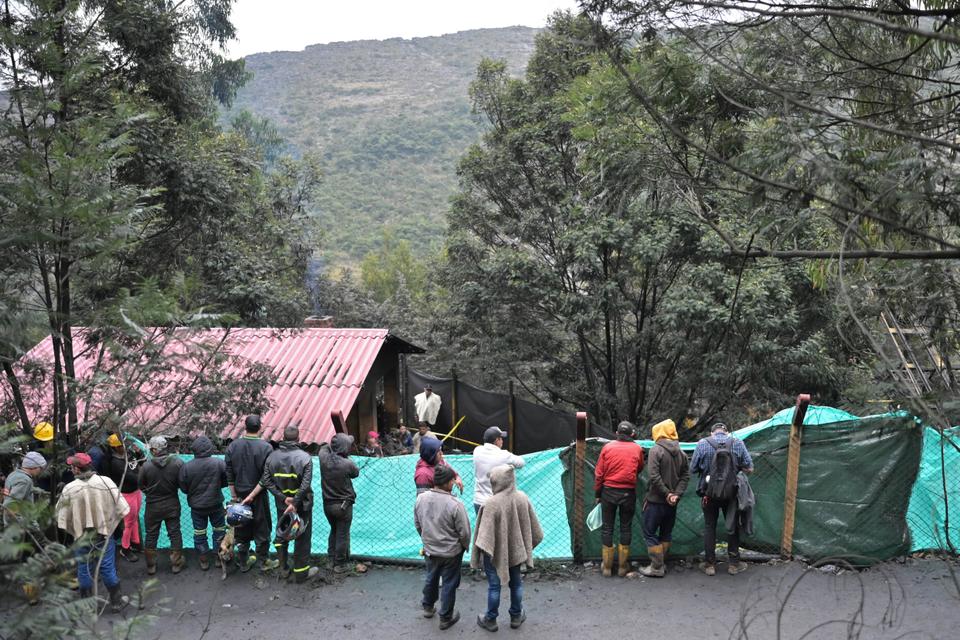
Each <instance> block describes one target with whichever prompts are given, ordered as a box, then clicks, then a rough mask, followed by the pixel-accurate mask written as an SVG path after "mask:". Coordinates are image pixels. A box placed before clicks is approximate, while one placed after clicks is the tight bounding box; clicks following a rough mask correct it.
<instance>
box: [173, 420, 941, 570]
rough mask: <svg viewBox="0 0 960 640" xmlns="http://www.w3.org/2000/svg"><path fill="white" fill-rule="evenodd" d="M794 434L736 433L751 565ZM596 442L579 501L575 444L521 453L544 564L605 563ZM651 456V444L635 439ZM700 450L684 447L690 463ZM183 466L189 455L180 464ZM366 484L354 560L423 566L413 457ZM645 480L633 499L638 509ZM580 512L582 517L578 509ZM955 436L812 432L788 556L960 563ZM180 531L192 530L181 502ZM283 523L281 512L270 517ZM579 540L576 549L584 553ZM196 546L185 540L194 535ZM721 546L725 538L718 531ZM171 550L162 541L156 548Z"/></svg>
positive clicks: (860, 423) (902, 427)
mask: <svg viewBox="0 0 960 640" xmlns="http://www.w3.org/2000/svg"><path fill="white" fill-rule="evenodd" d="M789 434H790V426H789V424H779V425H769V426H767V427H766V428H762V429H756V430H753V431H752V432H748V433H744V432H741V433H740V436H741V437H743V439H744V442H745V443H746V445H747V447H748V448H749V450H750V452H751V456H752V457H753V461H754V473H753V474H752V475H751V476H750V482H751V485H752V487H753V490H754V493H755V494H756V500H757V504H756V507H755V510H754V514H753V525H754V528H753V532H752V533H751V534H745V535H742V538H741V547H742V548H743V550H744V555H745V557H747V558H750V557H751V555H752V556H754V557H757V556H759V557H768V556H778V555H780V554H781V551H782V550H783V547H782V545H783V530H784V504H785V496H786V486H787V481H786V480H787V458H788V453H789ZM605 442H606V441H605V440H601V439H589V440H586V441H585V442H584V447H583V449H584V455H583V460H582V462H580V463H579V466H580V468H581V469H582V472H583V477H582V480H583V482H582V485H583V487H582V490H580V491H579V493H578V491H577V484H576V483H575V482H574V473H573V470H574V468H575V467H576V466H577V465H578V462H577V455H576V448H575V447H574V446H570V447H565V448H559V449H550V450H547V451H540V452H535V453H530V454H526V455H525V456H524V459H525V460H526V466H525V467H524V468H523V469H521V470H519V471H518V472H517V485H518V488H519V489H520V490H522V491H524V492H526V493H527V495H529V496H530V499H531V501H532V502H533V505H534V507H535V509H536V511H537V514H538V517H539V519H540V522H541V525H542V526H543V530H544V534H545V538H544V541H543V543H542V544H541V545H540V546H539V547H537V548H536V550H535V556H536V557H537V558H538V559H556V560H567V559H571V558H574V557H576V558H577V559H578V560H591V559H595V558H599V556H600V532H599V530H598V531H590V530H589V529H588V528H587V527H586V526H585V517H586V515H587V514H588V513H589V512H590V510H591V509H592V508H593V506H594V493H593V474H594V465H595V463H596V459H597V456H598V455H599V451H600V448H601V447H602V446H603V444H604V443H605ZM640 444H641V445H642V446H643V447H644V449H648V448H649V447H650V446H652V444H653V443H652V442H650V441H640ZM694 446H695V445H694V443H684V445H683V449H684V450H685V451H686V453H687V455H691V454H692V450H693V447H694ZM184 457H185V458H187V457H188V456H184ZM354 460H355V461H356V462H357V464H358V466H359V467H360V477H359V478H357V479H356V480H355V481H354V486H355V489H356V492H357V503H356V505H355V508H354V518H353V526H352V529H351V553H352V554H353V556H355V557H359V558H369V559H376V560H386V561H401V562H410V561H413V562H416V561H419V560H420V558H421V556H420V549H421V543H420V538H419V536H418V535H417V532H416V530H415V529H414V526H413V506H414V502H415V501H416V495H417V494H416V487H415V485H414V481H413V476H414V469H415V466H416V462H417V460H418V457H417V456H416V455H405V456H395V457H387V458H365V457H362V456H356V457H355V458H354ZM445 460H446V462H447V463H448V464H450V465H451V466H452V467H453V468H454V469H455V470H456V471H457V473H458V474H459V475H460V478H461V480H462V482H463V485H464V490H463V493H462V494H461V493H460V492H459V491H458V490H457V489H454V494H455V495H457V497H459V498H460V499H461V500H462V501H463V502H464V505H465V507H466V510H467V513H468V515H469V517H470V521H471V525H472V524H473V523H474V521H475V514H474V509H473V489H474V484H475V478H474V472H473V458H472V455H469V454H450V455H446V457H445ZM696 482H697V477H696V476H695V475H694V476H692V477H691V480H690V485H689V488H688V490H687V493H686V494H685V495H684V497H683V499H682V500H681V502H680V504H679V506H678V514H677V523H676V526H675V529H674V542H673V546H672V548H671V555H673V556H698V555H700V554H702V553H703V542H702V540H703V532H704V524H703V514H702V511H701V508H700V503H699V498H698V497H697V495H696V492H695V488H696ZM319 485H320V473H319V468H318V464H317V462H316V459H315V462H314V491H315V494H316V502H317V505H316V506H315V507H314V520H313V526H312V531H311V534H312V535H311V537H312V552H313V553H314V554H315V555H323V554H325V553H326V550H327V536H328V533H329V527H328V525H327V522H326V519H325V518H324V517H323V514H322V508H321V506H320V505H319V501H320V486H319ZM645 491H646V472H644V473H643V474H642V476H641V478H640V483H639V486H638V491H637V496H638V503H642V500H643V495H644V493H645ZM578 500H579V501H580V503H581V505H582V508H581V509H579V510H578V509H577V508H576V507H577V501H578ZM640 507H641V504H638V509H637V514H636V516H635V519H634V522H633V528H634V536H633V544H632V556H633V557H637V558H640V557H644V556H646V548H645V544H644V541H643V536H642V534H641V531H642V527H641V518H642V514H641V511H640ZM958 510H960V433H958V431H957V429H954V430H953V431H951V432H944V433H943V434H941V432H939V431H937V430H935V429H932V428H930V427H923V426H921V425H920V424H919V423H918V422H917V421H916V420H915V419H914V418H912V417H910V416H906V415H889V416H879V417H875V418H864V419H859V420H851V421H843V422H839V423H830V424H821V425H806V426H805V427H804V428H803V432H802V445H801V447H800V452H799V470H798V481H797V495H796V508H795V512H794V532H793V536H792V537H791V542H792V554H793V555H796V556H799V557H803V558H807V559H810V560H818V559H822V558H827V557H844V558H848V559H852V560H858V559H860V560H862V561H863V563H869V562H873V561H879V560H884V559H888V558H892V557H896V556H899V555H903V554H907V553H911V552H917V551H924V550H933V551H945V552H949V553H956V550H957V548H958V546H960V532H958V531H957V527H956V526H954V525H953V524H952V519H955V518H956V517H957V513H960V511H958ZM182 520H183V526H184V530H185V531H188V530H189V529H190V528H191V525H190V521H189V509H188V508H187V507H186V504H185V503H184V506H183V513H182ZM274 522H276V514H274ZM578 536H579V537H580V540H581V541H582V542H581V544H580V545H579V548H578V545H577V542H578V540H577V538H578ZM187 538H189V537H187ZM717 540H718V543H720V544H721V545H722V544H723V543H724V541H725V540H726V532H725V530H724V525H723V523H722V522H721V524H720V525H719V526H718V536H717ZM164 543H165V541H163V540H162V541H161V546H163V544H164Z"/></svg>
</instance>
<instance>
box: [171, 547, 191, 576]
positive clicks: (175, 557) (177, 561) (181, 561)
mask: <svg viewBox="0 0 960 640" xmlns="http://www.w3.org/2000/svg"><path fill="white" fill-rule="evenodd" d="M186 564H187V560H186V559H185V558H184V557H183V551H181V550H180V549H171V550H170V567H171V570H172V571H173V572H174V573H180V572H181V571H183V567H184V566H186Z"/></svg>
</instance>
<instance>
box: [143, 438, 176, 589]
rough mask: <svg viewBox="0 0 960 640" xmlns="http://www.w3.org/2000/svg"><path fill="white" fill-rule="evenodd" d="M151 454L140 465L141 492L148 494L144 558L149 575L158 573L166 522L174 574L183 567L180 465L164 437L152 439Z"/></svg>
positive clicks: (144, 516)
mask: <svg viewBox="0 0 960 640" xmlns="http://www.w3.org/2000/svg"><path fill="white" fill-rule="evenodd" d="M150 453H152V454H153V458H152V459H150V460H147V461H146V462H144V463H143V464H142V465H141V466H140V480H139V483H140V491H142V492H143V495H144V496H145V497H146V501H147V506H146V510H145V511H144V514H143V526H144V528H145V529H146V539H145V540H144V551H143V554H144V557H146V559H147V575H151V576H152V575H153V574H155V573H156V572H157V541H158V540H159V539H160V525H166V527H167V537H168V538H170V564H171V565H172V567H173V572H174V573H180V571H181V570H182V569H183V565H184V560H183V536H182V535H181V533H180V493H179V481H180V467H182V466H183V460H181V459H180V458H179V457H178V456H177V455H176V454H168V453H167V439H166V438H164V437H163V436H154V437H152V438H150Z"/></svg>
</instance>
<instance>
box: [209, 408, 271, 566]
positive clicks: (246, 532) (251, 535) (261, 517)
mask: <svg viewBox="0 0 960 640" xmlns="http://www.w3.org/2000/svg"><path fill="white" fill-rule="evenodd" d="M244 430H245V433H244V434H243V436H242V437H240V438H238V439H237V440H234V441H233V442H231V443H230V446H229V447H227V453H226V455H225V456H224V457H223V461H224V463H226V465H227V485H228V486H229V487H230V495H231V496H232V497H233V499H234V500H239V499H240V498H241V497H243V498H245V497H246V496H247V495H249V494H250V492H251V491H253V490H254V488H255V487H256V486H257V483H259V482H260V478H262V477H263V468H264V467H265V466H266V464H267V458H268V457H270V454H271V453H273V447H272V446H271V445H270V443H269V442H267V441H266V440H264V439H263V438H261V437H260V416H257V415H252V416H247V419H246V421H245V423H244ZM250 507H251V508H252V509H253V520H252V521H251V522H247V523H245V524H243V525H240V526H238V527H236V530H235V532H236V536H237V544H238V545H239V550H238V551H239V555H238V559H239V561H240V570H241V571H243V572H247V571H249V570H250V569H252V568H253V565H255V564H256V563H257V559H258V558H259V560H260V568H261V569H262V570H263V571H269V570H270V569H275V568H276V567H277V566H279V564H278V563H277V561H276V560H272V561H271V560H270V555H269V554H270V534H271V533H272V529H273V522H272V521H271V518H270V500H269V498H268V497H267V494H265V493H262V494H260V495H258V496H257V497H256V499H255V500H254V501H253V502H251V503H250ZM251 540H253V541H254V542H255V543H256V545H257V555H256V556H251V555H250V541H251Z"/></svg>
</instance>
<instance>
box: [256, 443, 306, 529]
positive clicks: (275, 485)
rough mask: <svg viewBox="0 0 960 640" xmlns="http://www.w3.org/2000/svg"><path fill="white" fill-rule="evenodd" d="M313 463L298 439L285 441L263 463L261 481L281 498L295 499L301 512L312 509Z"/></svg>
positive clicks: (265, 487) (296, 505)
mask: <svg viewBox="0 0 960 640" xmlns="http://www.w3.org/2000/svg"><path fill="white" fill-rule="evenodd" d="M312 479H313V462H312V461H311V460H310V454H309V453H307V452H306V451H304V450H303V449H301V448H300V447H299V446H297V443H296V442H288V441H286V440H285V441H283V442H281V443H280V448H279V449H277V450H276V451H274V452H273V453H271V454H270V457H269V458H267V463H266V464H265V465H264V466H263V476H262V477H261V478H260V484H261V485H263V488H264V489H266V490H268V491H269V492H270V493H272V494H273V495H274V496H275V497H276V498H277V499H278V500H284V499H286V498H293V503H294V506H295V507H296V509H297V511H298V512H301V513H302V512H309V511H310V510H311V509H312V508H313V489H312V488H311V487H310V482H311V480H312Z"/></svg>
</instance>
